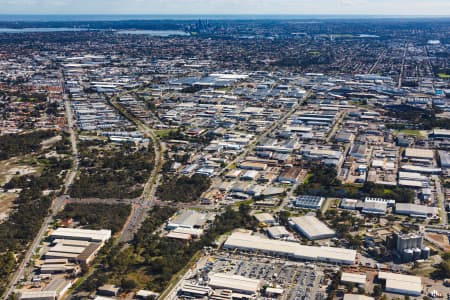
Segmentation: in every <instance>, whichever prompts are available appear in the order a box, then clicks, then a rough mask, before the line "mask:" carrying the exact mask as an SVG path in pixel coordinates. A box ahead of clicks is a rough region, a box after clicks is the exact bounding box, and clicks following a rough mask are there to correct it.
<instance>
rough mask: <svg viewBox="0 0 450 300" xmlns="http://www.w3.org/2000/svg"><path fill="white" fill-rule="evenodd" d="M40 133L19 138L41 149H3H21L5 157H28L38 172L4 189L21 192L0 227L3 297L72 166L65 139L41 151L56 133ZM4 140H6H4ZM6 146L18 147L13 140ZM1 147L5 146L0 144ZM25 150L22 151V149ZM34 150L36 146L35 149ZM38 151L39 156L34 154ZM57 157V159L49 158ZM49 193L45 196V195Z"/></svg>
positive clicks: (18, 178) (17, 178) (25, 159)
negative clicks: (10, 144) (8, 283)
mask: <svg viewBox="0 0 450 300" xmlns="http://www.w3.org/2000/svg"><path fill="white" fill-rule="evenodd" d="M48 133H49V132H45V133H42V132H39V133H36V134H30V135H26V136H27V138H25V137H21V138H19V141H18V144H20V145H22V146H23V147H25V145H29V144H33V145H38V146H39V147H35V148H33V149H35V150H33V151H30V150H24V149H23V150H22V149H21V148H20V147H18V148H17V147H16V146H17V145H16V146H5V145H2V146H0V147H2V149H3V150H4V149H9V150H8V151H13V150H12V149H18V150H17V151H16V152H15V153H14V152H2V153H6V154H7V155H6V156H4V157H11V158H15V157H16V156H15V155H25V154H27V155H26V157H22V158H21V160H22V162H27V163H28V164H30V165H32V166H33V167H34V168H36V169H37V170H38V171H37V172H35V173H34V174H27V175H22V176H19V175H17V176H13V177H12V178H11V179H10V180H9V181H8V182H7V183H6V184H4V185H3V187H2V188H3V189H6V190H8V189H18V190H19V191H20V192H19V193H18V196H17V198H16V200H15V201H14V207H15V208H14V210H12V211H11V212H10V214H9V216H8V218H7V219H6V220H5V221H4V222H3V223H0V241H2V242H1V243H0V294H2V293H3V292H4V289H5V286H6V284H7V282H8V277H9V276H10V274H11V272H13V271H15V270H16V265H17V263H18V262H19V261H20V260H21V259H22V255H23V253H24V252H25V251H26V250H27V247H28V245H29V243H30V242H31V241H32V240H33V239H34V237H35V236H36V235H37V233H38V231H39V229H40V227H41V225H42V222H43V220H44V219H45V217H46V216H47V215H48V212H49V209H50V206H51V203H52V199H53V198H54V197H55V196H56V193H58V192H59V190H60V189H61V187H62V184H63V182H64V177H65V175H66V173H67V171H68V169H69V168H70V167H71V166H72V161H71V159H70V158H67V156H65V155H64V153H66V152H67V151H68V149H70V148H68V147H70V146H69V145H68V144H67V143H65V139H64V137H63V139H62V140H61V141H59V142H57V143H55V144H53V145H51V146H50V147H48V148H47V149H45V151H41V148H40V142H41V141H42V140H44V139H47V138H49V137H52V136H54V135H55V134H56V133H55V132H51V134H48ZM0 140H3V137H2V138H0ZM6 143H7V144H8V143H14V142H13V141H12V140H10V138H9V137H7V138H6ZM0 144H1V143H0ZM22 146H21V147H22ZM33 147H34V146H33ZM34 151H36V152H35V153H33V152H34ZM50 153H53V155H49V154H50ZM44 191H45V193H44Z"/></svg>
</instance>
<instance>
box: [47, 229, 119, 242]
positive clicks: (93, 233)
mask: <svg viewBox="0 0 450 300" xmlns="http://www.w3.org/2000/svg"><path fill="white" fill-rule="evenodd" d="M50 238H52V239H61V240H80V241H88V242H102V243H104V242H106V241H107V240H109V239H110V238H111V230H107V229H101V230H90V229H78V228H64V227H59V228H58V229H56V230H55V231H53V232H52V234H51V235H50Z"/></svg>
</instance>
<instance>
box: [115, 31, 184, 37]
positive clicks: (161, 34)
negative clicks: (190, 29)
mask: <svg viewBox="0 0 450 300" xmlns="http://www.w3.org/2000/svg"><path fill="white" fill-rule="evenodd" d="M116 33H117V34H133V35H137V34H140V35H150V36H159V37H168V36H174V35H177V36H189V35H190V34H189V33H186V32H184V31H181V30H119V31H117V32H116Z"/></svg>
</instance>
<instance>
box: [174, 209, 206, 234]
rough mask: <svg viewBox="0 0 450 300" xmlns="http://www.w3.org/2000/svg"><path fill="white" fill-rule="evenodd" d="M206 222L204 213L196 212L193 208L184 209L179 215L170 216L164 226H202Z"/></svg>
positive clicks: (198, 227)
mask: <svg viewBox="0 0 450 300" xmlns="http://www.w3.org/2000/svg"><path fill="white" fill-rule="evenodd" d="M206 222H207V216H206V215H205V214H202V213H199V212H196V211H194V210H186V211H184V212H182V213H181V214H179V215H176V216H174V217H172V218H171V219H170V220H169V222H168V223H167V226H166V228H167V229H169V230H173V229H176V228H179V227H181V228H191V229H193V228H197V229H200V228H203V226H204V225H205V224H206Z"/></svg>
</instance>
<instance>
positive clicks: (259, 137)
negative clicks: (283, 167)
mask: <svg viewBox="0 0 450 300" xmlns="http://www.w3.org/2000/svg"><path fill="white" fill-rule="evenodd" d="M312 93H313V89H311V90H309V91H308V92H307V93H306V94H305V95H304V96H303V98H302V99H301V100H300V101H299V103H297V104H295V105H294V106H293V107H292V108H291V110H289V111H288V112H287V113H286V114H285V115H284V116H283V117H282V118H281V119H279V120H278V121H276V122H274V123H273V124H272V125H271V126H270V127H269V128H268V129H267V130H266V131H265V132H264V133H263V134H261V135H259V136H258V137H257V138H256V139H255V141H254V142H253V143H251V144H250V145H249V146H248V147H247V148H246V150H245V151H244V152H242V153H241V154H240V155H238V156H237V157H236V158H235V159H233V160H232V161H231V162H230V163H229V164H228V165H227V166H226V167H225V168H224V171H226V170H228V169H230V168H231V167H232V166H233V165H234V164H236V163H237V162H239V161H240V160H242V159H243V158H245V157H246V156H247V155H248V154H249V153H250V152H252V151H253V149H255V147H256V146H257V145H258V144H259V142H261V141H262V140H264V139H265V138H267V137H268V136H269V135H270V134H271V133H273V132H274V131H275V130H276V129H277V128H278V127H279V126H280V125H281V124H284V123H285V122H286V120H287V119H288V118H289V117H291V116H292V114H293V113H295V112H296V111H297V109H298V108H299V107H300V105H301V104H302V103H303V102H304V101H305V100H306V99H308V98H309V97H310V96H311V94H312Z"/></svg>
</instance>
